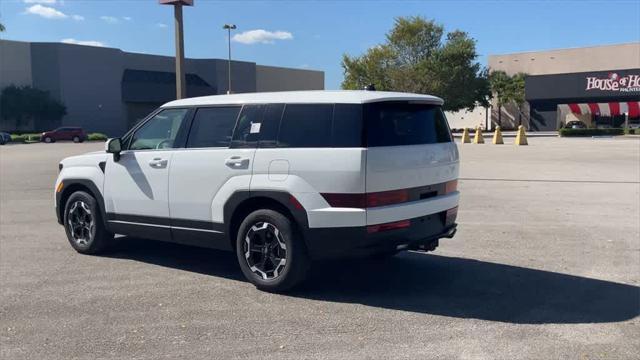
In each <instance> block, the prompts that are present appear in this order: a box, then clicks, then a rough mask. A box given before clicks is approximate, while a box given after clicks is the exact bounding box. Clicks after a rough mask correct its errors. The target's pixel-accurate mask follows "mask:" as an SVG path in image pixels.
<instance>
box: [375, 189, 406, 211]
mask: <svg viewBox="0 0 640 360" xmlns="http://www.w3.org/2000/svg"><path fill="white" fill-rule="evenodd" d="M407 201H409V191H407V190H406V189H403V190H392V191H381V192H376V193H368V194H367V207H376V206H384V205H391V204H398V203H403V202H407Z"/></svg>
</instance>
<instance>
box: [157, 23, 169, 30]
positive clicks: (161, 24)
mask: <svg viewBox="0 0 640 360" xmlns="http://www.w3.org/2000/svg"><path fill="white" fill-rule="evenodd" d="M156 26H157V27H159V28H163V29H166V28H168V26H167V24H163V23H157V24H156Z"/></svg>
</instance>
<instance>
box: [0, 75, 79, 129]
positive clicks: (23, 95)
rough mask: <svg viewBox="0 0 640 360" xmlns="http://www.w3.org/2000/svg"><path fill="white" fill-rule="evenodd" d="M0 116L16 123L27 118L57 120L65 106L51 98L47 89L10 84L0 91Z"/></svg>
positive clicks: (20, 122)
mask: <svg viewBox="0 0 640 360" xmlns="http://www.w3.org/2000/svg"><path fill="white" fill-rule="evenodd" d="M0 109H1V111H0V118H2V119H4V120H15V122H16V125H21V124H23V122H24V121H27V120H31V119H33V120H36V121H51V122H54V121H59V120H60V119H62V117H63V116H65V115H66V114H67V108H66V107H65V106H64V105H63V104H62V103H60V102H59V101H57V100H56V99H54V98H52V97H51V95H50V94H49V92H48V91H43V90H39V89H35V88H33V87H31V86H15V85H10V86H7V87H5V88H4V89H2V92H0Z"/></svg>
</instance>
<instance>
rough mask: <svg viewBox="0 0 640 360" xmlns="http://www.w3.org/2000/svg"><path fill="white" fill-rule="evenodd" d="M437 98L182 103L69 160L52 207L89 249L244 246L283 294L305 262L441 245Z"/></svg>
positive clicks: (447, 148)
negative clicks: (132, 244) (152, 244)
mask: <svg viewBox="0 0 640 360" xmlns="http://www.w3.org/2000/svg"><path fill="white" fill-rule="evenodd" d="M442 103H443V101H442V99H440V98H437V97H433V96H428V95H418V94H408V93H395V92H377V91H301V92H281V93H262V94H260V93H257V94H237V95H220V96H209V97H201V98H192V99H183V100H177V101H173V102H170V103H167V104H165V105H163V106H162V107H161V108H160V109H159V110H158V111H156V112H154V113H153V114H151V115H150V116H149V117H148V118H147V119H145V120H143V121H142V122H141V123H140V124H138V125H137V126H135V127H134V128H133V129H132V130H130V131H129V132H128V133H127V134H126V135H124V136H123V137H122V138H116V139H111V140H109V141H108V142H107V144H106V152H103V153H90V154H86V155H80V156H73V157H70V158H66V159H64V160H63V161H62V162H61V163H60V170H61V171H60V174H59V176H58V180H57V182H56V185H55V189H56V190H55V193H56V214H57V216H58V221H59V223H60V224H61V225H64V226H65V229H66V233H67V237H68V239H69V242H70V243H71V246H72V247H73V248H74V249H75V250H76V251H78V252H80V253H87V254H93V253H97V252H99V251H101V250H103V249H104V248H105V247H106V246H107V245H109V243H110V241H111V240H112V239H113V234H123V235H130V236H136V237H143V238H151V239H156V240H164V241H172V242H177V243H182V244H188V245H197V246H202V247H209V248H216V249H222V250H230V251H234V252H236V256H237V258H238V262H239V263H240V268H241V269H242V272H243V273H244V275H245V277H246V278H247V279H248V280H249V281H251V282H252V283H253V284H254V285H256V286H257V287H258V288H260V289H264V290H269V291H283V290H287V289H289V288H291V287H292V286H294V285H295V284H296V283H298V282H299V281H301V280H302V279H304V277H305V274H306V272H307V269H308V268H309V265H310V262H311V261H312V260H316V259H326V258H337V257H345V256H374V257H386V256H393V255H394V254H396V253H397V252H399V251H402V250H416V251H424V252H426V251H432V250H435V248H436V247H437V246H438V241H439V239H441V238H451V237H453V236H454V234H455V232H456V223H455V220H456V215H457V210H458V198H459V193H458V191H457V184H458V150H457V147H456V145H455V143H454V142H453V138H452V136H451V132H450V130H449V126H448V124H447V120H446V118H445V115H444V112H443V111H442Z"/></svg>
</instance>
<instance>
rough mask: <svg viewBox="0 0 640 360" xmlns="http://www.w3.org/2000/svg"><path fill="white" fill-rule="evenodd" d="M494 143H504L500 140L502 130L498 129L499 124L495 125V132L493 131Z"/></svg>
mask: <svg viewBox="0 0 640 360" xmlns="http://www.w3.org/2000/svg"><path fill="white" fill-rule="evenodd" d="M492 143H493V144H494V145H499V144H504V141H502V131H500V126H498V127H496V132H495V133H493V141H492Z"/></svg>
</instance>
